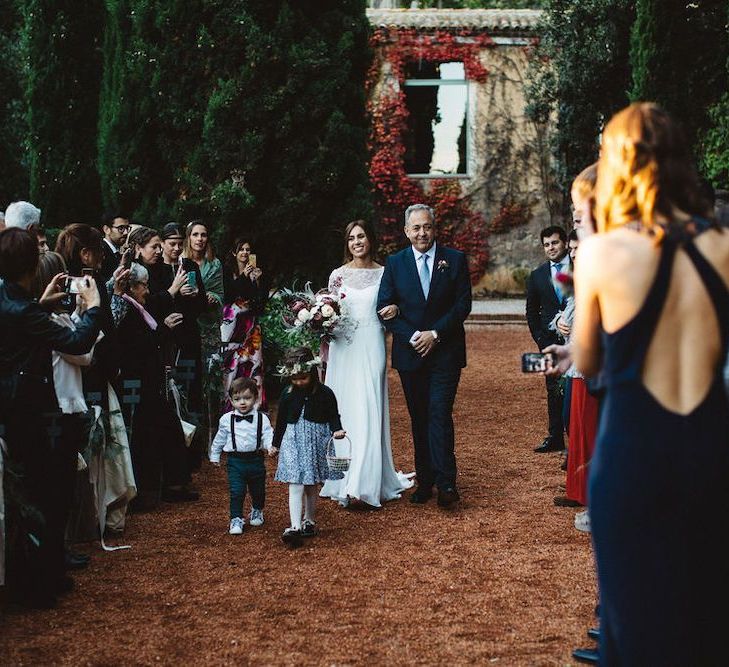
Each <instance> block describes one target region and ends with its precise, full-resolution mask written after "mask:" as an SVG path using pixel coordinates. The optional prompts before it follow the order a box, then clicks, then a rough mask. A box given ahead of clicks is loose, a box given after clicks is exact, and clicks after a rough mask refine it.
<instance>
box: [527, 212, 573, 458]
mask: <svg viewBox="0 0 729 667" xmlns="http://www.w3.org/2000/svg"><path fill="white" fill-rule="evenodd" d="M539 238H540V239H541V241H542V247H543V248H544V254H545V255H546V256H547V261H546V262H544V263H543V264H540V265H539V266H538V267H537V268H536V269H534V271H532V273H531V275H530V276H529V281H528V283H527V298H526V317H527V323H528V325H529V331H530V332H531V334H532V338H533V339H534V342H535V343H536V344H537V347H538V348H539V350H540V351H541V350H544V348H545V347H547V346H549V345H552V344H554V343H562V342H564V341H563V340H562V339H561V337H560V336H559V334H558V333H557V332H556V331H554V330H552V329H550V328H549V325H550V323H551V322H552V320H554V317H555V315H556V314H557V313H558V312H559V311H561V310H563V309H564V306H565V295H564V293H563V292H562V290H561V289H560V287H559V284H558V283H557V282H556V276H557V274H558V273H560V272H564V271H565V270H567V269H568V268H569V266H570V263H569V257H568V256H567V232H565V230H564V229H563V228H562V227H557V226H552V227H546V228H545V229H543V230H542V231H541V232H540V234H539ZM546 384H547V412H548V415H549V435H548V436H547V437H546V438H545V439H544V441H543V442H542V444H541V445H539V446H538V447H536V448H535V450H534V451H535V452H538V453H544V452H553V451H561V450H563V449H564V424H563V422H562V404H563V397H562V393H561V391H560V387H559V380H558V379H557V378H555V377H547V378H546Z"/></svg>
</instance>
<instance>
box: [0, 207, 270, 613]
mask: <svg viewBox="0 0 729 667" xmlns="http://www.w3.org/2000/svg"><path fill="white" fill-rule="evenodd" d="M228 254H229V260H230V261H227V262H226V263H225V266H224V265H223V262H221V260H220V259H219V258H217V257H216V256H215V252H214V250H213V247H212V244H211V242H210V238H209V230H208V227H207V225H206V224H205V223H204V222H203V221H201V220H194V221H192V222H190V223H189V224H187V225H186V226H185V227H182V226H180V225H178V224H177V223H169V224H167V225H165V226H164V227H163V228H162V230H159V231H158V230H155V229H152V228H150V227H145V226H142V225H134V224H132V223H131V221H130V220H129V218H128V216H126V215H124V214H123V213H118V212H112V213H106V214H104V215H103V216H102V219H101V221H100V224H99V225H98V226H91V225H88V224H82V223H74V224H70V225H68V226H66V227H65V228H63V229H62V230H61V231H60V233H59V234H58V237H57V239H56V240H55V247H54V250H53V251H51V250H50V249H49V244H48V239H47V236H46V233H45V229H44V227H43V226H42V225H41V211H40V210H39V209H38V208H37V207H35V206H34V205H33V204H31V203H29V202H13V203H11V204H10V205H9V206H8V207H7V209H6V211H5V212H4V214H3V215H2V217H1V218H0V328H1V329H2V332H3V335H2V337H0V446H2V448H3V452H2V456H0V466H2V468H0V480H3V482H4V484H2V486H0V539H1V540H4V541H3V542H0V585H2V584H3V583H4V584H5V593H4V597H5V598H6V600H9V601H16V602H19V603H21V604H24V605H27V606H30V607H40V608H46V607H51V606H54V605H55V603H56V601H57V598H58V597H59V596H60V595H62V594H63V593H66V592H68V591H69V590H71V589H72V587H73V580H72V578H71V577H70V576H69V575H68V571H69V570H74V569H80V568H83V567H86V566H87V564H88V560H89V557H88V556H86V555H84V554H82V553H75V552H74V551H73V550H72V546H73V543H74V541H75V540H76V539H82V536H83V535H85V536H86V539H89V538H91V539H98V538H101V540H102V546H103V547H104V548H106V549H110V550H112V549H115V548H125V547H124V545H118V544H117V545H116V546H107V543H106V542H107V541H112V540H111V538H115V540H113V541H115V542H119V541H120V538H121V537H122V536H123V531H124V527H125V523H126V517H127V515H128V513H129V512H142V511H151V510H154V509H156V508H157V507H158V505H159V504H160V502H168V503H178V502H194V501H196V500H198V499H199V492H198V490H197V489H196V488H195V487H194V485H193V484H192V477H193V474H194V473H195V471H197V470H198V469H199V468H200V465H201V462H202V459H203V456H204V455H205V454H206V452H207V450H208V446H209V441H210V434H211V431H210V427H211V426H214V425H215V424H216V423H217V419H218V416H219V415H220V413H221V412H222V411H224V410H225V409H226V405H225V404H224V400H223V398H222V397H223V396H226V397H227V396H228V395H229V393H228V392H227V391H225V390H228V389H230V387H231V386H232V385H233V384H234V382H235V381H236V380H241V379H246V378H247V379H248V380H247V381H249V382H251V383H253V386H254V387H255V392H256V395H258V394H259V393H260V394H263V359H262V337H261V332H260V326H259V324H258V317H259V315H260V314H261V313H262V312H263V309H264V307H265V304H266V299H267V297H268V285H267V283H266V281H265V280H264V276H263V272H262V271H261V269H260V268H258V267H257V266H256V262H255V256H252V253H251V244H250V242H248V241H247V240H245V239H241V240H236V242H235V244H234V246H233V248H232V249H231V251H230V252H229V253H228ZM251 260H253V261H251ZM221 378H222V379H221Z"/></svg>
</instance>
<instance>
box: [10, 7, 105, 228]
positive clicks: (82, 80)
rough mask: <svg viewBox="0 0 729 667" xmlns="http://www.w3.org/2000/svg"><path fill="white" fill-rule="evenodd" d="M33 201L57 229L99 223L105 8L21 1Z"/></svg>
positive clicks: (21, 35)
mask: <svg viewBox="0 0 729 667" xmlns="http://www.w3.org/2000/svg"><path fill="white" fill-rule="evenodd" d="M18 13H19V14H20V16H21V18H22V25H21V28H20V46H21V53H22V59H23V63H24V71H23V95H24V104H25V120H26V122H27V127H28V138H27V150H28V160H29V174H30V199H31V200H32V201H33V202H34V203H35V204H37V205H38V206H40V208H41V209H43V218H42V220H43V222H44V224H46V225H47V226H51V227H58V226H62V225H65V224H67V223H69V222H74V221H87V220H92V221H94V220H96V218H97V216H98V212H99V207H100V196H99V182H98V175H97V171H96V159H95V158H96V123H97V114H98V97H99V81H100V79H101V50H100V31H101V25H102V20H103V14H102V6H101V4H100V0H89V2H85V3H78V2H73V0H64V1H62V2H50V1H49V0H19V4H18Z"/></svg>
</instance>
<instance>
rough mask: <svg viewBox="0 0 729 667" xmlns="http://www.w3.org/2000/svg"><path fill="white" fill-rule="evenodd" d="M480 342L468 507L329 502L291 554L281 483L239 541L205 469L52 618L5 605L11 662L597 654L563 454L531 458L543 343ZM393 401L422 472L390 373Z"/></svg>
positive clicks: (472, 377)
mask: <svg viewBox="0 0 729 667" xmlns="http://www.w3.org/2000/svg"><path fill="white" fill-rule="evenodd" d="M468 336H469V339H468V344H469V353H470V365H469V367H468V368H467V369H466V370H465V372H464V374H463V377H462V380H461V385H460V390H459V394H458V399H457V401H456V410H455V420H456V451H457V454H458V464H459V471H460V473H459V475H460V477H459V486H460V490H461V494H462V497H463V501H462V502H461V504H460V506H459V507H458V508H457V509H455V510H451V511H444V510H440V509H438V507H437V506H436V505H435V503H434V502H430V503H428V504H427V505H425V506H414V505H411V504H410V503H408V502H407V501H405V500H400V501H395V502H392V503H389V504H388V505H387V506H386V507H385V508H384V509H382V510H379V511H371V510H366V509H359V508H354V509H349V510H344V509H341V508H339V507H338V506H335V505H334V503H332V502H331V501H326V502H323V503H322V505H321V506H320V512H319V525H320V526H321V528H322V532H321V535H320V536H319V537H318V538H316V539H315V540H313V541H311V542H310V543H308V544H307V547H305V548H301V549H299V550H296V551H288V550H287V549H286V548H285V547H284V546H283V545H282V543H281V541H280V539H279V536H280V533H281V530H282V529H283V528H284V527H285V526H286V525H288V519H287V517H288V513H287V507H286V488H285V486H284V485H283V484H278V483H275V482H273V481H272V480H270V479H269V485H268V494H269V495H268V501H267V506H266V523H265V525H264V526H263V527H261V528H250V527H247V528H246V532H245V533H244V534H243V535H242V536H240V537H238V536H229V535H228V534H227V527H228V525H227V524H228V516H227V486H226V479H225V473H224V471H223V470H222V469H221V470H216V469H213V468H212V467H211V466H206V467H205V468H204V470H203V472H202V473H201V474H200V475H198V479H197V483H198V485H199V487H200V488H201V489H202V491H203V494H204V495H203V499H202V500H201V501H200V502H198V503H194V504H190V505H186V506H170V505H166V506H163V508H161V509H160V510H158V511H156V512H154V513H152V514H145V515H138V516H134V517H132V518H131V519H130V522H129V527H128V530H127V535H126V539H127V540H128V542H129V543H131V544H133V545H134V546H133V548H132V549H131V550H128V551H121V552H116V553H108V554H105V553H102V552H101V551H100V550H99V548H98V545H93V546H92V545H88V550H89V551H91V552H92V554H93V560H92V564H91V567H90V568H89V569H88V570H87V571H85V572H82V573H80V574H78V575H77V576H76V583H77V586H76V590H75V591H74V592H73V593H72V594H71V595H69V596H68V597H66V598H65V599H64V600H63V602H62V603H61V604H60V605H59V607H58V608H57V609H55V610H52V611H37V612H22V613H21V612H18V611H17V610H16V611H13V610H6V611H5V613H4V614H3V616H2V619H1V620H0V623H1V624H2V625H1V626H0V664H2V665H46V664H63V665H132V664H134V665H151V664H155V663H156V664H178V665H198V664H199V665H203V664H204V665H218V664H221V665H222V664H255V665H269V664H271V665H274V664H275V665H299V664H312V665H365V664H367V665H383V664H388V665H411V664H416V663H417V664H423V665H438V664H458V665H460V664H467V663H470V664H474V665H485V664H499V665H567V664H570V662H571V658H570V652H571V649H572V648H573V647H575V646H577V645H583V644H586V645H589V642H588V640H587V639H586V637H585V630H586V629H587V627H588V626H589V625H591V624H592V621H593V619H592V616H591V614H592V610H593V607H594V604H595V586H594V571H593V564H592V555H591V548H590V544H589V539H588V537H587V536H585V535H584V534H582V533H578V532H577V531H576V530H575V529H574V527H573V525H572V519H573V516H574V514H575V511H574V510H570V509H563V508H557V507H555V506H554V505H553V503H552V497H553V496H554V495H558V494H560V493H561V488H560V485H561V484H563V483H564V473H561V472H560V470H559V458H558V456H557V455H555V454H548V455H544V454H542V455H538V454H534V453H533V452H532V449H533V447H534V446H535V445H536V444H538V443H539V442H540V441H541V439H542V437H543V436H544V431H545V423H546V401H545V391H544V384H543V382H542V380H541V378H539V377H534V376H525V375H522V374H521V373H520V372H519V355H520V353H521V352H522V351H524V350H531V349H533V344H532V342H531V340H530V339H529V335H528V332H527V330H526V328H521V327H514V328H493V329H488V330H486V331H479V332H471V333H469V334H468ZM390 392H391V410H392V429H393V449H394V454H395V461H396V465H397V466H398V467H399V468H402V469H404V470H412V467H413V463H412V462H413V457H412V445H411V440H410V433H409V420H408V417H407V412H406V408H405V405H404V402H403V399H402V394H401V390H400V383H399V380H398V379H397V377H396V375H395V374H392V375H391V378H390ZM345 426H346V425H345ZM272 476H273V466H272V465H270V464H269V477H272Z"/></svg>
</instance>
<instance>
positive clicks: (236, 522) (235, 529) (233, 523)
mask: <svg viewBox="0 0 729 667" xmlns="http://www.w3.org/2000/svg"><path fill="white" fill-rule="evenodd" d="M245 525H246V522H245V521H243V519H241V518H240V517H239V516H236V517H234V518H232V519H231V520H230V530H228V532H229V533H230V534H231V535H240V534H241V533H242V532H243V526H245Z"/></svg>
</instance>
